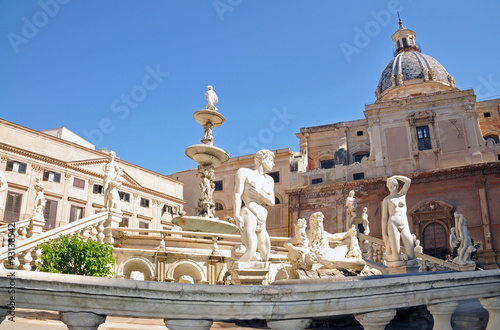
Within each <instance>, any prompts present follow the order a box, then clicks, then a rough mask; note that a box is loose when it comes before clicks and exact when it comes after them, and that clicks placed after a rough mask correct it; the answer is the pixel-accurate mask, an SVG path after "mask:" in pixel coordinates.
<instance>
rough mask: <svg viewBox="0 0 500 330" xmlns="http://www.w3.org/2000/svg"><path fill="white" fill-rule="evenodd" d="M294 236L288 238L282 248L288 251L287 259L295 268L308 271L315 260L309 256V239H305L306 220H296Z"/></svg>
mask: <svg viewBox="0 0 500 330" xmlns="http://www.w3.org/2000/svg"><path fill="white" fill-rule="evenodd" d="M294 227H295V236H294V237H292V238H290V239H289V240H288V241H287V242H285V243H284V244H283V246H284V247H285V248H286V249H287V250H288V259H290V261H291V263H292V265H293V266H294V267H295V268H301V269H307V270H308V269H310V268H311V265H312V264H313V263H314V262H315V260H311V256H310V254H309V239H308V238H307V233H306V227H307V222H306V219H304V218H300V219H297V223H296V224H295V226H294Z"/></svg>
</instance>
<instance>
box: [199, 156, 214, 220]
mask: <svg viewBox="0 0 500 330" xmlns="http://www.w3.org/2000/svg"><path fill="white" fill-rule="evenodd" d="M198 176H199V177H200V185H199V187H200V198H199V199H198V208H197V215H198V216H201V217H205V218H215V215H214V213H215V204H214V201H213V194H214V190H215V183H214V180H215V168H214V167H213V165H198Z"/></svg>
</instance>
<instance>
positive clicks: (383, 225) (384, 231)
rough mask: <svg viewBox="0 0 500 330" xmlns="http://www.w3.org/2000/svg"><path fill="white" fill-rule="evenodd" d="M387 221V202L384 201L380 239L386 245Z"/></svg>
mask: <svg viewBox="0 0 500 330" xmlns="http://www.w3.org/2000/svg"><path fill="white" fill-rule="evenodd" d="M387 221H388V214H387V201H386V200H385V199H384V200H383V201H382V239H383V240H384V242H386V244H387Z"/></svg>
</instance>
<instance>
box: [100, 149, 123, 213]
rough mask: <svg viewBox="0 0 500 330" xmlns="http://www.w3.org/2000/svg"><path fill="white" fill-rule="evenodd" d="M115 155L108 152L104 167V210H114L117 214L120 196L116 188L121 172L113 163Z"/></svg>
mask: <svg viewBox="0 0 500 330" xmlns="http://www.w3.org/2000/svg"><path fill="white" fill-rule="evenodd" d="M115 157H116V153H115V152H114V151H110V152H109V161H108V163H107V164H106V165H104V183H103V190H104V208H105V209H107V210H110V209H114V210H116V211H118V212H120V211H121V202H120V194H119V193H118V187H119V186H121V184H122V182H121V177H122V175H123V171H122V169H121V167H120V165H118V163H117V162H116V161H115Z"/></svg>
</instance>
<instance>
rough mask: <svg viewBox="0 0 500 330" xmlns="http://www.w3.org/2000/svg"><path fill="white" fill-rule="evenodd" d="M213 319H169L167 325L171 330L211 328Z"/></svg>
mask: <svg viewBox="0 0 500 330" xmlns="http://www.w3.org/2000/svg"><path fill="white" fill-rule="evenodd" d="M212 323H213V321H212V320H167V319H165V325H166V326H167V328H169V329H170V330H209V329H210V328H211V327H212Z"/></svg>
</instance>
